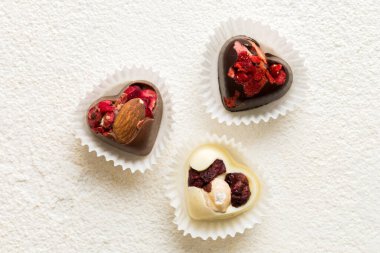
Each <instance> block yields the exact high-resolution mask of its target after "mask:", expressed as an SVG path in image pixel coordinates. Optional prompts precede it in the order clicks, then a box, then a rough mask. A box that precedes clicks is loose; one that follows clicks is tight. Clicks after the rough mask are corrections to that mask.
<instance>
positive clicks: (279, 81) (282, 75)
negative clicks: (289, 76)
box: [275, 70, 286, 85]
mask: <svg viewBox="0 0 380 253" xmlns="http://www.w3.org/2000/svg"><path fill="white" fill-rule="evenodd" d="M275 79H276V81H275V83H276V84H278V85H282V84H284V83H285V81H286V73H285V71H283V70H280V73H279V74H278V76H277V77H276V78H275Z"/></svg>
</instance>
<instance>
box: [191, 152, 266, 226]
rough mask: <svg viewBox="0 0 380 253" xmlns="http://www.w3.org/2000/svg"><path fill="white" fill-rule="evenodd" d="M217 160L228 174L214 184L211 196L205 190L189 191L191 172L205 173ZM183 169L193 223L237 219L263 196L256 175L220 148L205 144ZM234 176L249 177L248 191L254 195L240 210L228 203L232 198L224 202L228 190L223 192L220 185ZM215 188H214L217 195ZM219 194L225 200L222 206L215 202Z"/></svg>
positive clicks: (221, 202)
mask: <svg viewBox="0 0 380 253" xmlns="http://www.w3.org/2000/svg"><path fill="white" fill-rule="evenodd" d="M216 159H220V160H223V162H224V164H225V167H226V173H224V174H221V175H219V176H218V177H216V178H215V179H214V180H213V181H212V182H211V184H212V187H211V192H210V193H207V192H206V191H205V190H203V189H201V188H198V187H195V186H190V187H189V186H188V184H187V182H188V178H189V172H188V171H189V170H190V168H193V169H195V170H197V171H202V170H205V169H207V168H208V167H209V166H210V165H211V164H212V163H213V162H214V161H215V160H216ZM184 169H185V170H186V173H185V174H186V181H185V197H186V206H187V211H188V213H189V216H190V217H191V218H192V219H194V220H215V219H226V218H231V217H234V216H237V215H239V214H241V213H243V212H245V211H247V210H249V209H250V208H252V207H253V206H254V204H255V202H256V201H257V199H258V197H259V195H260V182H259V180H258V178H257V176H256V174H255V173H254V172H253V171H252V170H251V169H250V168H248V167H247V166H246V165H244V164H240V163H238V162H237V161H235V160H234V158H233V157H232V156H231V155H230V154H229V153H228V151H227V150H225V149H224V148H223V147H222V146H220V145H216V144H205V145H202V146H200V147H198V148H197V149H195V150H194V151H193V153H192V154H191V155H190V157H189V159H188V161H187V162H186V163H185V168H184ZM234 172H240V173H243V174H244V175H245V176H246V177H247V179H248V183H249V189H250V191H251V196H250V198H249V200H248V201H247V203H245V204H244V205H242V206H240V207H237V208H236V207H233V206H232V205H230V204H229V203H227V202H230V197H231V196H230V197H229V199H228V196H227V195H228V194H227V195H226V196H224V197H225V198H224V199H223V193H226V188H224V187H225V186H223V184H222V183H220V181H224V179H225V176H226V174H227V173H234ZM219 180H220V181H219ZM214 181H216V182H214ZM214 185H215V186H214ZM226 185H227V186H228V184H227V183H226ZM213 188H215V189H214V190H215V191H214V192H213ZM228 188H229V186H228ZM229 190H230V189H229ZM217 194H220V196H219V197H221V198H222V200H220V201H219V202H218V201H216V198H218V197H217ZM227 200H228V201H227ZM215 201H216V202H218V203H215Z"/></svg>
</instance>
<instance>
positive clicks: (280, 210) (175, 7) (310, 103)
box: [0, 0, 380, 253]
mask: <svg viewBox="0 0 380 253" xmlns="http://www.w3.org/2000/svg"><path fill="white" fill-rule="evenodd" d="M159 2H160V1H144V2H137V1H131V2H128V1H125V0H120V1H71V2H70V1H65V2H64V3H63V1H62V2H57V1H50V0H45V1H34V2H32V1H15V0H5V1H4V0H2V1H0V87H1V88H0V101H1V105H0V115H1V121H0V131H1V135H0V145H1V146H0V252H75V251H77V252H111V251H112V252H116V251H119V252H153V251H155V252H159V251H160V252H185V251H189V252H190V251H193V252H214V251H215V252H218V251H228V252H235V251H236V252H257V253H258V252H366V253H367V252H379V248H380V235H379V231H380V217H379V213H380V207H379V198H380V189H379V184H380V183H379V182H380V157H379V152H380V149H379V142H380V134H379V127H380V120H379V119H380V118H379V107H380V98H379V95H378V94H379V93H380V82H379V78H380V76H379V60H380V52H379V48H380V44H379V41H380V38H379V29H380V20H379V11H380V8H379V5H380V4H379V1H377V0H372V1H346V2H344V1H330V2H329V3H323V2H318V1H315V0H310V1H297V2H292V1H281V3H280V1H276V0H266V1H248V0H247V1H223V2H221V1H202V2H201V1H193V2H192V3H190V2H191V1H172V2H165V3H159ZM238 15H240V16H243V17H251V18H253V19H255V20H259V21H262V22H264V23H267V24H270V25H271V26H272V27H273V28H275V29H277V30H279V31H280V32H281V33H282V34H283V35H285V36H286V37H287V38H288V39H290V40H291V41H293V42H294V44H295V47H296V48H297V49H299V50H300V51H301V52H302V53H303V54H304V55H305V56H306V58H307V64H308V67H309V74H310V79H311V80H310V86H311V89H310V92H309V94H310V96H309V97H308V99H307V103H305V104H304V105H303V106H302V108H301V109H299V110H296V111H294V112H292V113H290V114H289V115H287V116H286V117H285V118H281V119H279V120H277V121H275V122H270V123H268V124H260V125H254V126H241V127H238V128H235V127H227V126H224V125H219V124H218V123H217V122H216V121H213V120H210V119H209V116H208V115H205V113H204V108H202V107H200V106H199V103H200V98H199V94H198V89H197V85H198V82H199V72H198V70H199V67H200V59H201V54H202V52H203V50H204V44H205V42H206V41H207V39H208V34H210V33H211V32H212V30H213V28H214V27H216V26H217V25H218V23H219V22H220V21H223V20H225V19H227V18H228V17H236V16H238ZM133 63H141V64H146V65H152V66H154V67H155V68H156V69H158V70H160V71H161V72H162V74H163V75H165V76H166V77H167V84H168V85H169V86H170V88H171V90H172V91H173V92H174V93H175V97H176V109H177V111H179V113H178V114H177V115H176V117H175V119H176V125H175V129H174V132H173V141H172V144H171V146H169V147H168V153H167V156H168V157H169V156H170V153H171V151H172V150H173V149H175V148H176V145H177V144H179V143H181V142H184V141H186V139H187V138H189V137H191V135H202V134H204V132H205V131H211V132H215V133H217V134H224V133H225V134H227V135H228V136H231V137H236V139H237V140H239V141H242V142H243V144H244V145H245V146H246V148H247V149H250V151H251V152H252V159H255V161H256V162H257V163H259V164H260V165H261V166H262V167H264V168H265V170H266V171H267V173H268V175H269V176H270V177H271V179H272V182H273V185H271V186H270V187H271V189H272V195H273V199H272V203H273V208H272V209H271V210H270V211H269V212H268V213H267V215H268V216H267V217H266V218H265V220H264V223H263V224H261V225H259V226H257V227H256V228H255V229H253V230H249V231H247V232H246V233H245V234H244V235H239V236H237V237H236V238H228V239H226V240H224V241H220V240H219V241H201V240H198V239H197V240H193V239H191V238H190V237H183V236H182V235H181V233H180V232H178V231H176V226H175V225H174V224H172V222H171V221H172V218H173V210H172V209H171V208H170V207H169V205H168V201H167V200H166V198H165V197H164V192H163V187H162V185H161V180H162V176H163V175H164V174H165V170H166V167H167V161H165V160H164V161H162V163H161V164H160V165H159V166H158V167H157V168H156V169H155V170H154V171H150V172H148V173H146V174H144V175H142V174H133V175H132V174H130V173H129V172H123V171H122V170H121V169H120V168H114V167H113V165H112V163H108V162H105V161H104V159H100V158H96V156H95V154H93V153H88V152H87V149H86V148H85V147H82V146H80V144H79V141H77V140H75V139H74V137H73V130H72V129H71V128H70V120H71V118H70V116H71V114H72V113H73V111H74V109H75V107H76V105H77V103H78V101H79V99H80V98H81V97H83V95H84V93H85V92H86V91H87V90H89V89H90V88H91V87H92V85H94V84H97V83H98V82H99V80H100V79H102V78H104V77H105V75H106V73H110V72H113V71H114V70H115V69H116V68H119V67H121V66H123V65H125V64H133Z"/></svg>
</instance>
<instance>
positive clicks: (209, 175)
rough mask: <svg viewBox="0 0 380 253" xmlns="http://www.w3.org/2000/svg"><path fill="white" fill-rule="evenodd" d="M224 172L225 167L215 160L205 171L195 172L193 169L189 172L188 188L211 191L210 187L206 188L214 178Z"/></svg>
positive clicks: (220, 161)
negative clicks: (193, 187)
mask: <svg viewBox="0 0 380 253" xmlns="http://www.w3.org/2000/svg"><path fill="white" fill-rule="evenodd" d="M225 172H226V166H225V165H224V162H223V161H222V160H220V159H216V160H215V161H214V162H213V163H212V164H211V165H210V166H209V167H208V168H207V169H206V170H202V171H197V170H194V169H193V168H190V170H189V179H188V186H195V187H198V188H204V187H206V188H204V189H205V190H206V191H207V190H208V189H210V190H211V188H210V187H211V186H207V185H208V184H209V183H210V182H211V181H212V180H214V178H216V177H217V176H219V175H221V174H223V173H225Z"/></svg>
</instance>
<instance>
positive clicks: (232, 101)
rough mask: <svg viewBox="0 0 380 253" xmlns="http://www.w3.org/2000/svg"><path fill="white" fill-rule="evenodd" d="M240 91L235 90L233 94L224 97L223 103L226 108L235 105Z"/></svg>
mask: <svg viewBox="0 0 380 253" xmlns="http://www.w3.org/2000/svg"><path fill="white" fill-rule="evenodd" d="M239 96H240V92H239V91H237V90H235V94H234V96H233V97H230V98H226V97H224V103H225V104H226V106H227V107H228V108H234V107H235V106H236V100H237V99H238V98H239Z"/></svg>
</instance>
